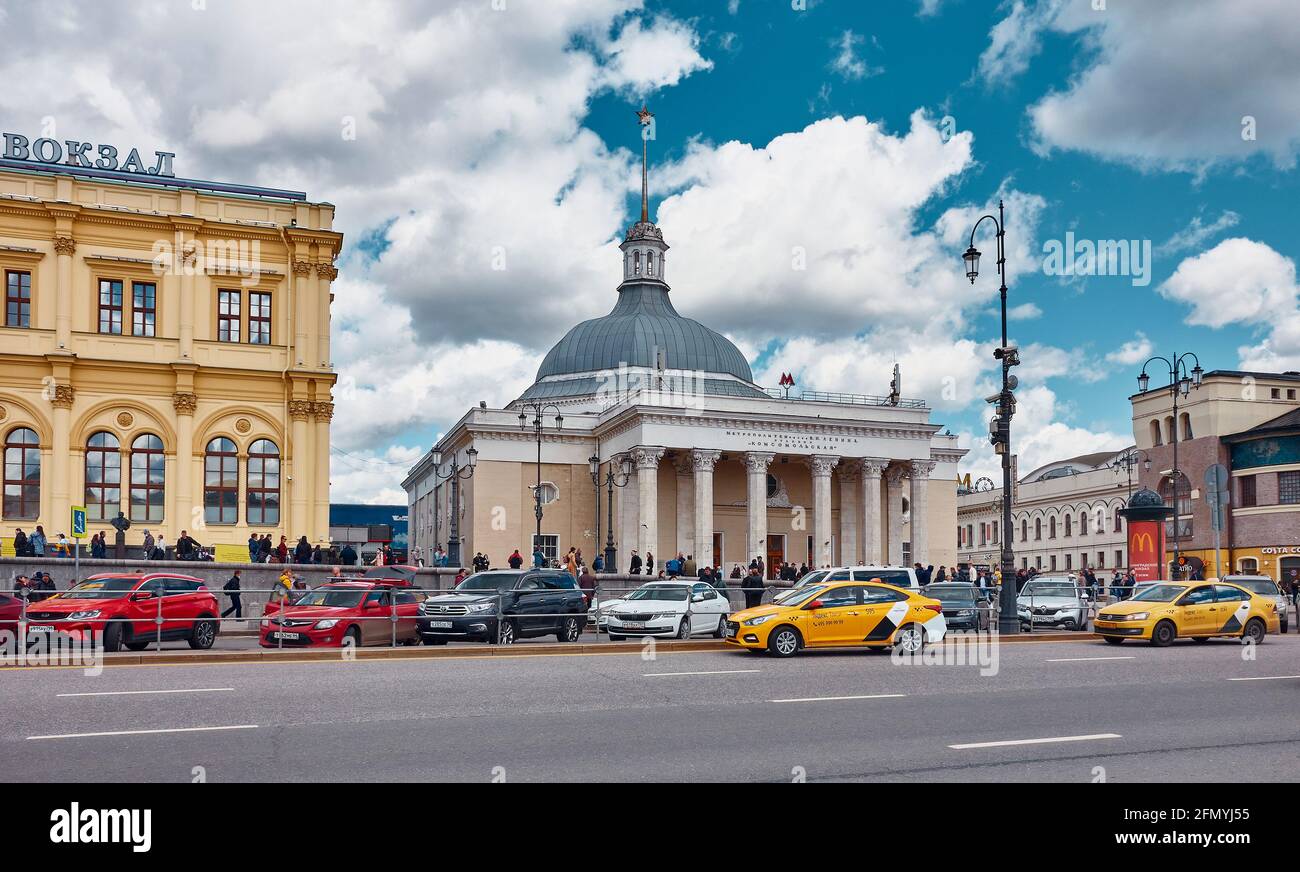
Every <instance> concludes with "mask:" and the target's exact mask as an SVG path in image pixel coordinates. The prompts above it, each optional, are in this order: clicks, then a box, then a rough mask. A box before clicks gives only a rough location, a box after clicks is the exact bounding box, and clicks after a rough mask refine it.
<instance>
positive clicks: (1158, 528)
mask: <svg viewBox="0 0 1300 872" xmlns="http://www.w3.org/2000/svg"><path fill="white" fill-rule="evenodd" d="M1173 513H1174V510H1173V509H1171V508H1169V507H1168V506H1166V505H1165V503H1164V500H1162V499H1161V498H1160V495H1159V494H1158V493H1156V492H1155V491H1153V490H1151V489H1150V488H1143V489H1142V490H1140V491H1138V492H1137V493H1135V494H1133V496H1132V497H1131V498H1130V499H1129V501H1128V508H1125V509H1120V510H1119V514H1120V516H1121V517H1123V518H1124V520H1125V521H1126V522H1127V525H1128V563H1129V567H1130V568H1132V570H1133V576H1134V578H1135V580H1136V582H1137V583H1138V584H1142V583H1144V582H1149V581H1161V580H1163V579H1164V578H1165V577H1166V574H1167V572H1166V562H1165V519H1166V518H1168V517H1169V516H1170V515H1172V514H1173Z"/></svg>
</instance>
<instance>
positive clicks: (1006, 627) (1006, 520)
mask: <svg viewBox="0 0 1300 872" xmlns="http://www.w3.org/2000/svg"><path fill="white" fill-rule="evenodd" d="M985 221H992V222H993V226H994V227H995V228H997V255H998V278H999V279H1000V280H1001V286H1000V287H999V288H998V294H999V295H1000V296H1001V300H1002V345H1000V346H999V347H998V349H997V350H996V351H994V352H993V357H994V358H995V359H997V360H1000V361H1001V362H1002V390H1001V391H1000V392H999V393H998V394H996V395H995V396H993V397H989V402H990V403H995V404H996V405H997V413H996V414H995V415H994V416H993V420H992V421H991V422H990V424H989V441H990V442H991V443H992V444H993V448H994V450H995V451H996V452H997V453H998V454H1001V455H1002V592H1001V594H1000V606H1001V608H1000V609H999V611H998V632H999V633H1005V634H1007V635H1015V634H1017V633H1019V632H1020V618H1019V617H1018V615H1017V614H1016V583H1015V576H1016V556H1015V554H1014V552H1013V551H1012V548H1011V417H1012V416H1013V415H1014V414H1015V411H1016V398H1015V394H1014V393H1012V392H1013V391H1014V390H1015V388H1016V385H1017V384H1018V383H1019V381H1018V380H1017V379H1016V377H1015V376H1014V375H1012V374H1011V367H1013V366H1019V365H1020V354H1019V351H1018V349H1016V348H1014V347H1012V346H1011V345H1009V344H1008V342H1007V254H1006V234H1007V231H1006V218H1005V215H1004V213H1003V208H1002V201H1001V200H998V214H997V217H994V216H993V215H992V214H989V215H985V216H984V217H982V218H980V219H979V220H978V221H976V222H975V226H974V227H972V228H971V231H970V247H969V248H967V249H966V253H965V254H963V255H962V260H964V261H966V277H967V278H969V279H970V283H971V284H972V285H973V284H975V277H976V276H978V275H979V266H980V252H979V250H978V249H976V248H975V231H976V230H979V227H980V225H981V224H983V223H984V222H985Z"/></svg>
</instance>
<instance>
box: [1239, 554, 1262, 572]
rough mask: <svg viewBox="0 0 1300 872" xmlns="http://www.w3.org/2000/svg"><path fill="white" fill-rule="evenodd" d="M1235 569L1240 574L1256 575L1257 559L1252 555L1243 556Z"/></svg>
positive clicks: (1257, 569) (1257, 568)
mask: <svg viewBox="0 0 1300 872" xmlns="http://www.w3.org/2000/svg"><path fill="white" fill-rule="evenodd" d="M1237 571H1238V572H1240V573H1241V574H1242V575H1257V574H1259V561H1258V560H1256V559H1255V558H1254V557H1243V558H1241V560H1240V562H1239V566H1238V568H1237Z"/></svg>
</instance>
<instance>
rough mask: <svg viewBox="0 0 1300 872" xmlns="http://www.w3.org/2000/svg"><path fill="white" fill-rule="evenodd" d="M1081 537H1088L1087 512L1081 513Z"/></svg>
mask: <svg viewBox="0 0 1300 872" xmlns="http://www.w3.org/2000/svg"><path fill="white" fill-rule="evenodd" d="M1079 535H1080V536H1087V535H1088V513H1087V512H1080V513H1079Z"/></svg>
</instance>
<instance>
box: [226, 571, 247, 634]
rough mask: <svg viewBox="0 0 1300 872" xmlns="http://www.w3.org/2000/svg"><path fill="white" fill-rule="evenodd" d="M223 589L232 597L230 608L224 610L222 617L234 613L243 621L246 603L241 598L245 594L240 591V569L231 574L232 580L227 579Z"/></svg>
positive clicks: (236, 617)
mask: <svg viewBox="0 0 1300 872" xmlns="http://www.w3.org/2000/svg"><path fill="white" fill-rule="evenodd" d="M221 589H222V590H223V591H225V594H226V596H228V597H230V608H228V609H226V610H225V611H224V612H222V613H221V617H223V618H227V617H229V616H230V615H232V614H233V615H234V616H235V620H238V621H242V620H243V619H244V603H243V600H242V599H241V597H242V596H243V594H242V593H241V592H240V591H241V588H240V586H239V570H238V569H236V570H235V574H234V575H232V576H230V581H227V582H226V583H225V585H224V586H223V587H222V588H221Z"/></svg>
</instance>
